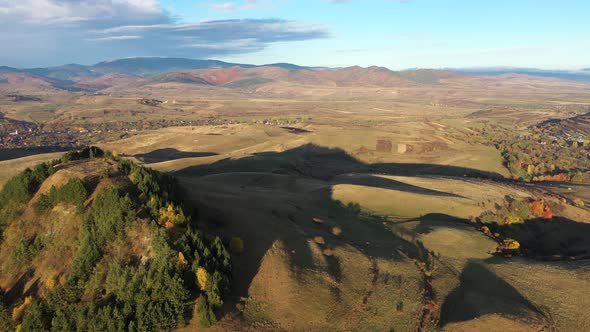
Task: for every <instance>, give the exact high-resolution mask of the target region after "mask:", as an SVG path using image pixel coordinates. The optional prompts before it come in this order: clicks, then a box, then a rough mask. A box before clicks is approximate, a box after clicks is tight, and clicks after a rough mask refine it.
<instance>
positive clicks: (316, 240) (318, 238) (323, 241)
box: [313, 236, 326, 244]
mask: <svg viewBox="0 0 590 332" xmlns="http://www.w3.org/2000/svg"><path fill="white" fill-rule="evenodd" d="M313 241H314V242H315V243H317V244H326V240H324V238H323V237H321V236H316V237H314V238H313Z"/></svg>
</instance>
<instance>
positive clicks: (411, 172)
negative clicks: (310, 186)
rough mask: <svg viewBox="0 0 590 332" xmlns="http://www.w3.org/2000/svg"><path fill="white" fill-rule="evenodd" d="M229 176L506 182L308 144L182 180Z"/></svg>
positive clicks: (491, 175)
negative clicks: (379, 160)
mask: <svg viewBox="0 0 590 332" xmlns="http://www.w3.org/2000/svg"><path fill="white" fill-rule="evenodd" d="M227 172H268V173H275V174H286V175H300V176H305V177H311V178H315V179H319V180H325V181H330V180H332V179H333V178H334V177H335V176H338V175H342V174H348V173H373V174H383V175H400V176H455V177H472V178H473V177H475V178H485V179H504V177H503V176H502V175H501V174H498V173H495V172H488V171H481V170H477V169H473V168H467V167H459V166H450V165H437V164H417V163H376V164H368V163H364V162H362V161H360V160H358V159H356V158H355V157H353V156H351V155H349V154H348V153H347V152H346V151H344V150H342V149H339V148H327V147H322V146H318V145H314V144H306V145H302V146H300V147H297V148H294V149H291V150H287V151H283V152H274V151H272V152H260V153H255V154H253V155H251V156H248V157H244V158H240V159H237V160H236V159H224V160H221V161H218V162H215V163H212V164H209V165H202V166H190V167H187V168H184V169H182V170H179V171H177V172H176V173H175V174H177V175H180V176H201V175H210V174H219V173H227Z"/></svg>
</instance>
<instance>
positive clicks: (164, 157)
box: [134, 148, 217, 164]
mask: <svg viewBox="0 0 590 332" xmlns="http://www.w3.org/2000/svg"><path fill="white" fill-rule="evenodd" d="M216 155H217V153H214V152H191V151H179V150H177V149H174V148H165V149H158V150H153V151H150V152H148V153H141V154H136V155H134V157H135V158H137V159H138V160H141V161H142V162H144V163H147V164H152V163H159V162H162V161H169V160H175V159H182V158H200V157H210V156H216Z"/></svg>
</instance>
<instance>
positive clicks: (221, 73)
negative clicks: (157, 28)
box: [0, 57, 590, 91]
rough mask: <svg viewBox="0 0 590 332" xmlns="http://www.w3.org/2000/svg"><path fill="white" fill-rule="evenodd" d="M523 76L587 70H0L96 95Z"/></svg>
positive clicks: (153, 63)
mask: <svg viewBox="0 0 590 332" xmlns="http://www.w3.org/2000/svg"><path fill="white" fill-rule="evenodd" d="M506 74H517V75H527V76H532V77H542V78H551V79H564V80H577V81H584V82H590V70H589V69H583V70H579V71H563V70H540V69H533V68H472V69H465V68H460V69H448V70H435V69H410V70H404V71H392V70H389V69H387V68H384V67H378V66H372V67H367V68H362V67H358V66H353V67H345V68H326V67H305V66H298V65H294V64H289V63H274V64H267V65H251V64H241V63H229V62H224V61H219V60H194V59H184V58H157V57H153V58H128V59H120V60H114V61H108V62H100V63H97V64H95V65H89V66H87V65H78V64H67V65H62V66H56V67H47V68H22V69H21V68H12V67H6V66H3V67H0V84H5V85H10V86H12V87H15V86H18V85H19V84H20V85H23V84H24V85H31V84H32V85H35V86H37V87H44V88H50V89H63V90H74V91H99V90H102V89H106V88H109V87H113V86H120V85H126V86H136V87H137V86H145V85H149V84H159V83H183V84H200V85H210V86H225V87H229V88H243V87H248V86H258V85H262V84H267V83H270V82H273V81H286V82H291V83H299V84H304V85H319V86H376V87H408V86H415V85H423V84H427V85H436V84H439V83H440V81H441V80H444V79H449V78H457V79H458V78H461V77H468V76H467V75H469V76H473V75H476V76H499V75H506Z"/></svg>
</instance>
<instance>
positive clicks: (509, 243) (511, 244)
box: [502, 239, 520, 250]
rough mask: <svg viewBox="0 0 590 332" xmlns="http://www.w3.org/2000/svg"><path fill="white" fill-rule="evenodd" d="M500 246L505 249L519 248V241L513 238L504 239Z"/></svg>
mask: <svg viewBox="0 0 590 332" xmlns="http://www.w3.org/2000/svg"><path fill="white" fill-rule="evenodd" d="M502 246H503V247H504V249H506V250H518V249H519V248H520V243H518V241H516V240H513V239H506V240H504V241H502Z"/></svg>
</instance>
